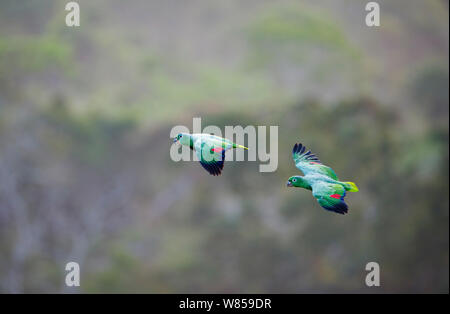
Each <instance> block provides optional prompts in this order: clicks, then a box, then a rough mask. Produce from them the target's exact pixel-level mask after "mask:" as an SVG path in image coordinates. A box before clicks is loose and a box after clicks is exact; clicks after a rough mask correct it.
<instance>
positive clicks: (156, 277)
mask: <svg viewBox="0 0 450 314" xmlns="http://www.w3.org/2000/svg"><path fill="white" fill-rule="evenodd" d="M67 2H68V1H56V0H21V1H17V0H1V1H0V253H1V259H0V292H17V293H20V292H67V293H70V292H87V293H96V292H130V293H134V292H149V293H161V292H167V293H171V292H173V293H175V292H179V293H183V292H184V293H193V292H203V293H205V292H224V293H230V292H236V293H237V292H244V293H250V292H252V293H265V292H267V293H270V292H272V293H283V292H290V293H302V292H360V293H366V292H447V293H448V291H449V282H448V280H449V194H448V191H449V181H448V180H449V177H448V174H449V168H448V166H449V138H448V127H449V118H448V114H449V73H448V66H449V63H448V53H449V40H448V38H449V8H448V1H445V0H444V1H441V0H429V1H424V0H395V1H392V0H391V1H378V2H379V4H380V7H381V27H378V28H373V27H372V28H369V27H367V26H366V25H365V16H366V14H367V12H366V11H365V10H364V8H365V4H366V3H367V1H336V0H320V1H316V0H310V1H284V0H278V1H270V0H246V1H237V0H227V1H206V0H205V1H200V0H189V1H174V0H164V1H163V0H161V1H145V0H132V1H119V0H96V1H88V0H79V1H78V3H79V4H80V8H81V26H80V27H78V28H69V27H67V26H66V25H65V16H66V14H67V12H66V11H65V10H64V6H65V4H66V3H67ZM193 117H201V118H202V124H203V127H204V126H207V125H209V124H214V125H218V126H221V127H223V126H225V125H242V126H246V125H267V126H269V125H278V126H279V167H278V170H277V171H276V172H274V173H260V172H258V165H259V162H228V163H226V165H225V169H224V172H223V174H222V176H221V177H212V176H211V175H209V174H208V173H207V172H206V171H205V170H203V169H202V168H201V166H200V165H199V164H198V163H193V162H179V163H175V162H173V161H172V160H171V159H170V157H169V149H170V147H171V145H172V142H171V140H170V139H169V131H170V129H171V128H172V127H173V126H175V125H180V124H181V125H186V126H188V127H189V128H192V118H193ZM295 142H302V143H304V144H305V145H306V146H307V147H308V148H310V149H311V150H312V151H313V152H315V153H316V154H317V155H318V156H319V158H320V159H321V160H322V161H323V162H325V163H327V164H329V165H330V166H332V167H333V168H334V170H335V171H336V172H337V174H338V175H339V176H340V178H341V179H346V180H351V181H355V182H356V183H357V185H358V186H359V188H360V192H359V193H351V194H349V195H348V196H347V202H348V204H349V207H350V211H349V214H348V215H346V216H341V215H336V214H334V213H331V212H327V211H325V210H323V209H321V208H320V207H319V206H318V204H317V203H316V201H315V200H314V199H313V197H312V196H311V193H309V192H307V191H302V190H294V189H288V188H286V187H285V182H286V179H287V178H288V177H289V176H291V175H295V174H299V172H298V170H297V169H296V168H295V166H294V163H293V161H292V159H291V149H292V146H293V144H294V143H295ZM69 261H76V262H78V263H79V264H80V267H81V286H80V287H79V288H68V287H65V281H64V278H65V275H66V272H65V269H64V267H65V264H66V263H67V262H69ZM370 261H376V262H378V263H379V264H380V266H381V287H379V288H368V287H366V286H365V276H366V273H367V272H366V271H365V265H366V263H368V262H370Z"/></svg>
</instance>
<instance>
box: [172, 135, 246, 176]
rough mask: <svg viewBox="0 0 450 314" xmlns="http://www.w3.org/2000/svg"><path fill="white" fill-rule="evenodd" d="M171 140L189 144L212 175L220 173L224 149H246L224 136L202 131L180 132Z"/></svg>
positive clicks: (223, 159)
mask: <svg viewBox="0 0 450 314" xmlns="http://www.w3.org/2000/svg"><path fill="white" fill-rule="evenodd" d="M173 141H174V142H179V143H180V144H181V145H185V146H189V147H190V148H191V149H192V150H194V151H195V154H196V155H197V158H198V160H199V162H200V164H201V165H202V167H203V168H205V169H206V171H208V172H209V173H210V174H212V175H213V176H218V175H220V174H221V173H222V170H223V165H224V162H225V152H226V151H228V150H230V149H233V148H243V149H248V148H247V147H245V146H242V145H239V144H236V143H233V142H232V141H230V140H227V139H226V138H222V137H218V136H215V135H211V134H203V133H197V134H188V133H180V134H178V135H177V136H176V137H175V138H174V139H173Z"/></svg>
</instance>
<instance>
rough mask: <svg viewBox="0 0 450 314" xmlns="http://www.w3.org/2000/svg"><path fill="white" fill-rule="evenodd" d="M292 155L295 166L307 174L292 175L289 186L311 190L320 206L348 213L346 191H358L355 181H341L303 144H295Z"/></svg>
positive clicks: (340, 212)
mask: <svg viewBox="0 0 450 314" xmlns="http://www.w3.org/2000/svg"><path fill="white" fill-rule="evenodd" d="M292 157H293V159H294V162H295V166H296V167H297V168H298V169H300V170H301V171H302V172H303V173H304V174H305V175H304V176H293V177H290V178H289V180H288V182H287V186H289V187H299V188H304V189H307V190H311V191H312V194H313V196H314V197H315V198H316V199H317V201H318V202H319V204H320V206H322V207H323V208H325V209H326V210H329V211H333V212H336V213H339V214H345V213H347V211H348V207H347V204H346V203H345V202H344V197H345V195H346V191H349V192H358V188H357V187H356V185H355V183H353V182H343V181H339V179H338V177H337V175H336V173H335V172H334V171H333V169H331V168H330V167H328V166H325V165H324V164H322V163H321V162H320V160H319V159H318V158H317V157H316V156H315V155H314V154H313V153H311V151H309V150H308V151H306V147H305V146H303V145H302V144H295V145H294V148H293V150H292Z"/></svg>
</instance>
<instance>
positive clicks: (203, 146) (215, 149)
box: [194, 137, 231, 176]
mask: <svg viewBox="0 0 450 314" xmlns="http://www.w3.org/2000/svg"><path fill="white" fill-rule="evenodd" d="M194 148H195V153H196V155H197V158H198V160H199V161H200V164H201V165H202V167H203V168H205V170H206V171H208V172H209V173H210V174H212V175H213V176H218V175H220V174H221V173H222V170H223V166H224V162H225V152H226V151H227V150H228V149H230V148H231V145H230V144H229V143H225V142H220V141H216V140H211V139H209V138H207V137H201V138H198V139H197V140H196V141H195V142H194Z"/></svg>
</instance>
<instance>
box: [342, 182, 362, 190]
mask: <svg viewBox="0 0 450 314" xmlns="http://www.w3.org/2000/svg"><path fill="white" fill-rule="evenodd" d="M345 183H347V187H348V191H349V192H358V191H359V189H358V187H357V186H356V184H355V183H354V182H345Z"/></svg>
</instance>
